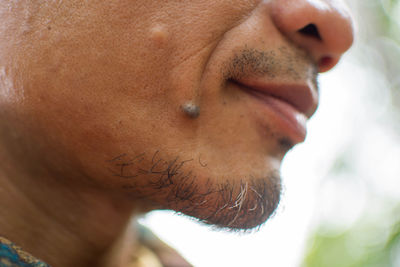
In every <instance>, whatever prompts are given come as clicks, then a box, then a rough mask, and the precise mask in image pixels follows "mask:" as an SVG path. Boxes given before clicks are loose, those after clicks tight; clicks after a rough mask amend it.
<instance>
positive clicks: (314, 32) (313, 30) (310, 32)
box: [299, 24, 322, 41]
mask: <svg viewBox="0 0 400 267" xmlns="http://www.w3.org/2000/svg"><path fill="white" fill-rule="evenodd" d="M299 33H301V34H303V35H305V36H309V37H313V38H316V39H318V40H320V41H322V38H321V35H320V34H319V31H318V28H317V26H315V24H308V25H307V26H305V27H304V28H302V29H300V30H299Z"/></svg>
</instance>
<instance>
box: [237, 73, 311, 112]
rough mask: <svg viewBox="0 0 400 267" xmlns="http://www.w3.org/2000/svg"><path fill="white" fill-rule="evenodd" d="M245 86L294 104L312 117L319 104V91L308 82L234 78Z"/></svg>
mask: <svg viewBox="0 0 400 267" xmlns="http://www.w3.org/2000/svg"><path fill="white" fill-rule="evenodd" d="M232 82H234V83H236V84H239V85H240V86H241V87H245V88H246V90H248V91H249V92H250V93H258V94H265V95H268V96H272V97H275V98H277V99H280V100H282V101H285V102H286V103H288V104H290V105H291V106H293V107H294V108H295V109H296V110H298V111H299V112H301V113H303V114H304V115H306V116H307V117H308V118H310V117H311V116H312V115H313V114H314V113H315V111H316V109H317V106H318V92H317V88H314V87H315V86H312V85H311V84H308V83H305V82H304V83H294V84H293V83H292V84H290V83H282V84H280V83H268V82H264V81H258V80H245V79H243V80H240V81H238V80H233V81H232Z"/></svg>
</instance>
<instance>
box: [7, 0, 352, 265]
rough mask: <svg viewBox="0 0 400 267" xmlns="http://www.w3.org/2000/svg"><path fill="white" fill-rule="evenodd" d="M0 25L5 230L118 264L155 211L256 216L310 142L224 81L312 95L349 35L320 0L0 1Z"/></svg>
mask: <svg viewBox="0 0 400 267" xmlns="http://www.w3.org/2000/svg"><path fill="white" fill-rule="evenodd" d="M294 2H295V3H294ZM0 21H1V26H0V136H1V138H0V148H1V151H0V157H1V160H0V185H1V187H0V190H1V191H0V203H1V205H2V206H3V207H10V208H9V209H1V211H0V218H1V219H0V235H2V236H5V237H7V238H9V239H11V240H13V241H14V242H16V243H17V244H19V245H21V246H23V247H24V248H25V249H26V250H28V251H29V252H31V253H32V254H34V255H35V256H37V257H39V258H42V259H43V260H45V261H46V262H48V263H49V264H52V265H55V266H108V263H109V262H114V264H117V265H116V266H124V265H126V262H127V261H128V258H129V257H128V256H129V255H127V253H125V252H124V251H127V249H119V250H116V249H113V247H121V246H127V247H130V246H132V243H134V242H135V241H134V240H135V238H134V229H132V228H131V227H130V226H128V225H129V222H130V220H131V218H132V216H136V215H137V214H140V213H142V212H146V211H150V210H154V209H172V210H176V211H178V212H182V213H184V214H187V215H189V216H194V217H196V218H198V219H199V220H201V221H203V222H205V223H208V224H212V225H216V226H218V227H222V228H227V229H251V228H254V227H257V226H259V225H261V224H262V223H263V222H265V221H266V220H267V219H268V217H269V216H270V215H271V214H272V213H273V211H274V210H275V208H276V206H277V205H278V202H279V196H280V187H281V186H280V178H279V168H280V163H281V161H282V159H283V157H284V155H285V153H286V152H287V151H288V150H289V149H290V148H291V147H292V146H293V145H294V144H296V143H298V142H301V141H303V140H302V138H297V137H294V136H293V135H291V134H289V133H288V132H287V131H285V129H283V128H282V127H278V126H277V125H278V124H279V123H278V122H277V119H276V117H273V116H272V115H271V116H270V115H269V113H268V112H267V113H266V112H265V111H262V110H260V109H258V108H255V107H257V104H256V103H255V100H254V99H253V98H251V97H249V95H248V94H247V93H245V92H243V91H242V90H239V89H237V87H235V86H234V84H233V83H232V80H237V79H253V80H257V79H263V80H264V81H267V82H268V83H272V84H298V83H302V84H307V85H308V86H310V88H312V90H313V93H314V94H315V95H317V83H316V79H317V77H316V75H317V72H318V71H326V70H329V69H330V68H332V67H333V66H334V65H335V64H336V63H337V61H338V60H339V58H340V56H341V55H342V53H344V52H345V51H346V50H347V49H348V48H349V47H350V45H351V43H352V38H353V29H352V25H351V20H350V18H349V15H348V13H347V12H346V10H345V8H344V7H343V6H342V5H341V3H340V2H338V1H328V0H326V1H322V0H321V1H306V0H297V1H294V0H279V1H278V0H270V1H259V0H233V1H232V0H230V1H207V0H193V1H178V0H171V1H161V0H155V1H148V0H147V1H144V0H143V1H142V0H136V1H127V0H119V1H111V2H110V1H104V2H101V3H100V2H98V1H90V0H89V1H75V0H70V1H65V2H64V1H46V3H42V2H38V1H25V0H23V1H1V2H0ZM310 23H313V24H315V25H316V26H317V28H318V31H319V35H320V36H319V38H318V37H316V36H312V35H310V34H304V33H302V32H300V30H301V29H302V28H304V27H305V26H306V25H308V24H310ZM188 107H189V108H188ZM315 108H316V107H313V109H312V111H311V112H310V114H307V116H310V115H312V113H313V112H314V111H315ZM193 110H194V111H193ZM193 112H194V113H193ZM197 112H199V113H198V114H195V113H197ZM303 119H306V116H304V118H303ZM7 203H12V204H11V206H10V204H7ZM27 222H29V225H27ZM21 229H24V230H21ZM38 237H40V238H38ZM38 239H39V240H40V246H38V245H37V242H38V241H37V240H38ZM121 244H122V245H121ZM128 250H129V249H128ZM116 251H117V252H116ZM113 266H115V265H113Z"/></svg>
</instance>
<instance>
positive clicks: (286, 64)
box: [223, 45, 318, 88]
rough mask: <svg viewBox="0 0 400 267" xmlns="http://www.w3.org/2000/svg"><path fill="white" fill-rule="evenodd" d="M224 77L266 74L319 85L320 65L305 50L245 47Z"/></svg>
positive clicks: (266, 76) (272, 78)
mask: <svg viewBox="0 0 400 267" xmlns="http://www.w3.org/2000/svg"><path fill="white" fill-rule="evenodd" d="M223 69H224V73H223V75H224V78H225V80H236V81H238V80H240V79H241V78H243V77H249V76H251V77H254V76H255V77H264V78H266V79H271V80H285V81H293V82H296V81H312V82H313V83H314V85H315V88H318V66H317V64H316V62H315V61H314V60H313V59H312V58H311V56H310V55H309V54H308V53H307V52H306V51H305V50H303V49H301V48H298V47H294V46H289V45H287V46H280V47H278V48H276V49H273V50H266V51H265V50H257V49H254V48H247V47H245V48H243V49H241V50H239V51H238V52H236V53H235V54H234V55H233V57H232V58H231V59H230V60H228V62H227V63H226V64H225V65H224V67H223Z"/></svg>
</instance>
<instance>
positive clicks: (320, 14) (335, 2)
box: [270, 0, 354, 72]
mask: <svg viewBox="0 0 400 267" xmlns="http://www.w3.org/2000/svg"><path fill="white" fill-rule="evenodd" d="M340 1H341V0H273V1H271V2H270V4H271V16H272V20H273V22H274V23H275V25H276V27H277V28H278V29H279V30H280V31H281V32H282V33H283V34H284V35H285V36H286V37H287V38H289V39H290V40H291V41H293V42H294V43H296V44H297V45H298V46H300V47H302V48H304V49H306V50H307V51H308V52H309V53H310V54H311V56H312V57H313V58H314V60H315V61H316V62H317V63H318V67H319V71H320V72H324V71H327V70H329V69H331V68H332V67H333V66H335V65H336V63H337V62H338V61H339V59H340V57H341V56H342V54H343V53H344V52H346V51H347V50H348V49H349V48H350V46H351V45H352V43H353V39H354V26H353V21H352V19H351V16H350V13H349V12H348V11H347V8H346V6H345V5H344V4H343V3H341V2H340Z"/></svg>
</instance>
